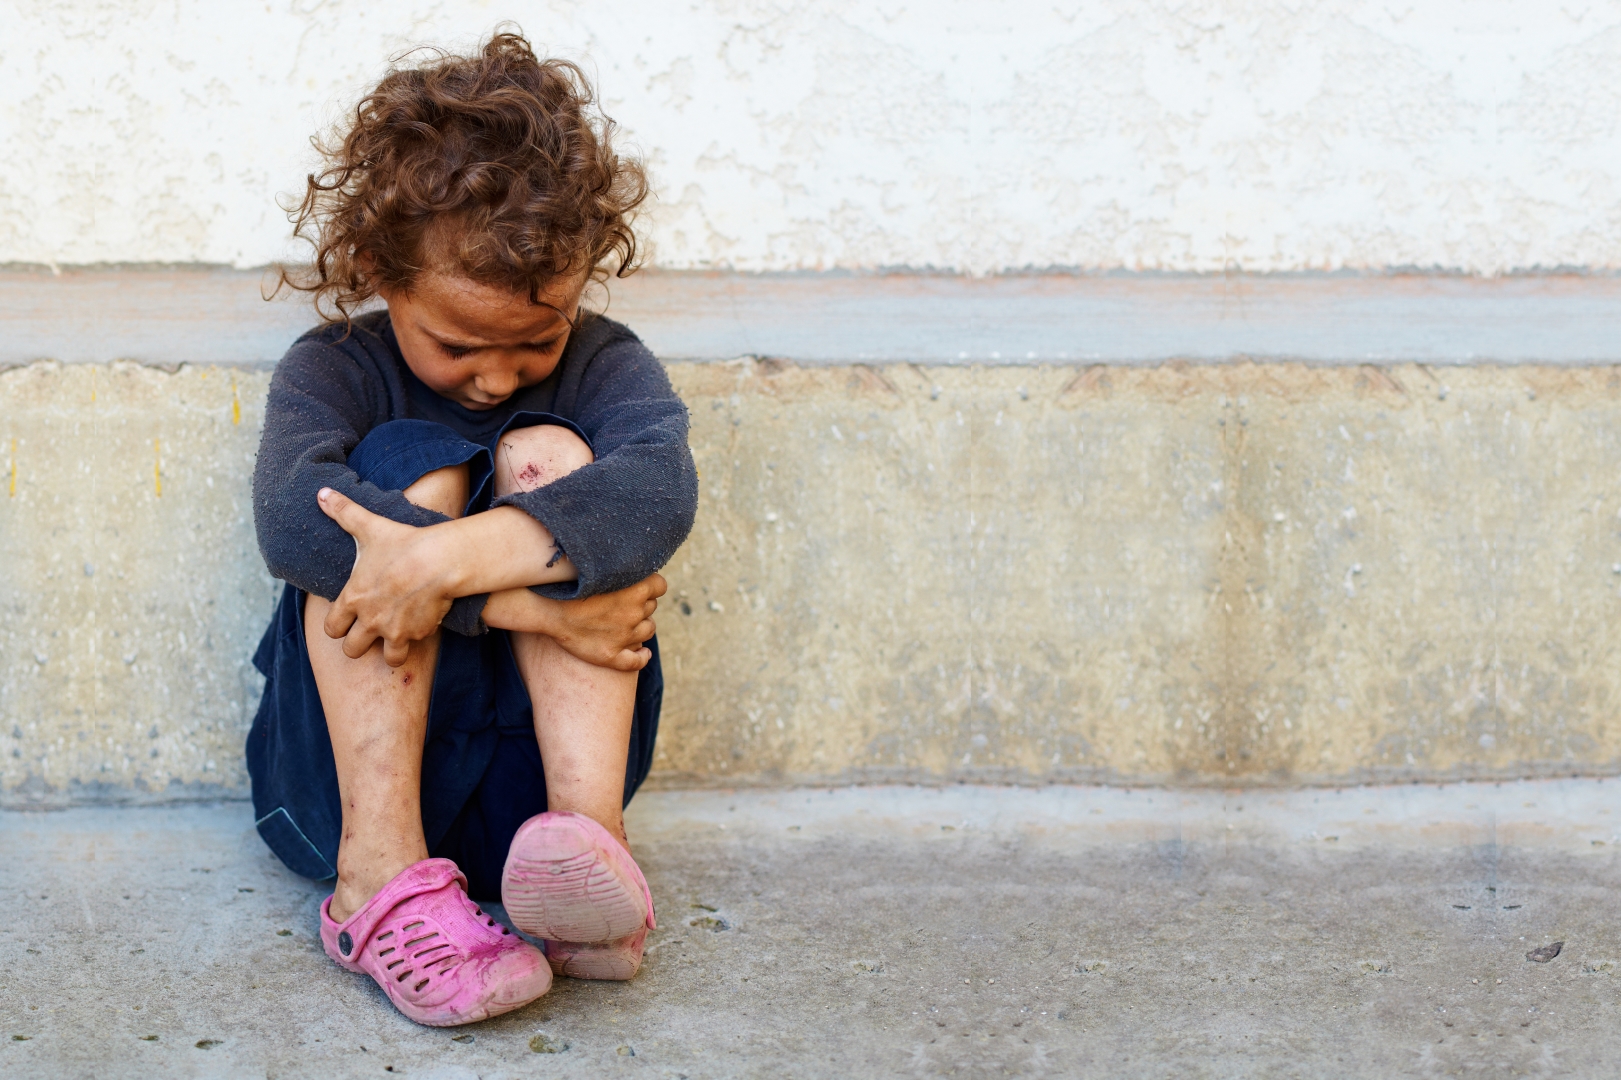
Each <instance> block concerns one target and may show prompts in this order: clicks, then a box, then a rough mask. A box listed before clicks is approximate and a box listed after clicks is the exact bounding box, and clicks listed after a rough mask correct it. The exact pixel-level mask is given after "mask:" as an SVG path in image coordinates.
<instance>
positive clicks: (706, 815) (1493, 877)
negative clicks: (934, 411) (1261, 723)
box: [0, 780, 1621, 1080]
mask: <svg viewBox="0 0 1621 1080" xmlns="http://www.w3.org/2000/svg"><path fill="white" fill-rule="evenodd" d="M1617 792H1621V785H1618V784H1617V783H1616V782H1614V781H1611V782H1603V781H1591V780H1582V781H1576V780H1568V781H1539V782H1525V783H1511V784H1501V785H1496V784H1491V785H1454V786H1446V787H1417V786H1414V787H1401V788H1361V789H1352V790H1345V791H1327V790H1324V791H1309V790H1308V791H1294V792H1255V791H1250V792H1244V793H1222V792H1211V791H1204V792H1168V791H1151V790H1138V791H1124V790H1120V789H1103V788H1048V789H1040V790H1033V789H1007V788H987V787H956V788H947V789H918V788H858V789H841V790H835V791H820V790H818V791H806V790H793V791H774V792H737V793H727V792H701V793H648V794H644V795H643V796H641V797H639V798H638V799H637V801H636V803H635V805H634V806H633V808H632V809H633V813H632V824H631V828H632V838H633V840H635V841H636V842H637V844H638V851H639V854H640V857H641V859H642V865H643V866H644V867H645V868H646V869H647V871H648V876H649V879H650V880H651V882H652V885H653V891H654V896H655V899H656V901H657V904H658V909H659V916H660V920H661V921H660V927H659V929H658V931H657V932H656V933H655V934H654V935H653V937H652V944H651V947H650V949H649V955H648V959H647V963H646V965H645V966H644V968H643V970H642V973H641V974H640V976H639V977H638V978H637V979H636V980H635V981H634V982H632V983H629V984H612V983H599V984H591V983H583V982H574V981H571V980H566V979H565V980H559V982H558V984H557V986H556V987H555V988H554V989H553V990H552V992H551V993H550V994H549V995H548V996H547V997H545V998H543V999H542V1000H541V1001H539V1002H537V1003H536V1004H535V1005H533V1006H531V1007H529V1008H527V1009H524V1010H521V1011H519V1012H517V1013H514V1014H511V1015H508V1016H505V1017H501V1018H499V1019H496V1020H493V1021H489V1022H486V1023H483V1024H478V1025H474V1026H472V1027H470V1028H465V1029H452V1030H434V1029H429V1028H419V1027H416V1026H414V1025H412V1024H411V1023H410V1022H408V1021H406V1020H405V1019H403V1018H402V1017H400V1016H399V1015H398V1014H396V1013H395V1012H394V1011H393V1010H392V1009H391V1008H390V1007H389V1006H388V1005H387V1003H386V1001H385V1000H384V999H383V997H382V994H381V992H380V991H379V990H377V989H376V987H375V986H373V985H372V984H371V983H370V982H368V981H367V980H366V979H364V978H363V977H361V976H356V975H351V974H348V973H345V972H343V971H340V970H339V969H337V968H336V967H335V966H334V965H332V964H331V963H330V962H329V961H327V960H326V958H325V957H324V956H322V954H321V951H320V946H319V943H318V941H317V939H316V934H315V932H316V926H317V922H316V910H317V904H318V903H319V902H320V899H321V897H322V896H323V895H324V890H323V889H322V888H321V887H320V886H319V885H316V884H312V883H310V882H306V881H303V880H300V879H298V878H295V877H293V876H292V875H290V874H288V873H287V872H286V871H284V870H283V869H282V868H281V867H280V866H279V864H277V863H276V862H275V861H274V860H273V859H272V858H271V857H270V856H269V854H268V853H267V852H266V851H265V849H264V847H263V846H262V845H261V844H260V843H259V842H258V840H257V838H256V837H255V836H254V834H253V833H252V830H251V821H250V814H249V810H248V808H247V806H245V805H243V804H240V803H226V804H218V805H207V806H204V805H188V806H174V807H155V808H140V809H114V808H81V809H74V810H66V811H57V812H48V813H21V812H12V813H6V814H3V815H0V868H3V869H0V904H3V908H0V910H4V912H5V913H6V918H5V919H4V920H3V923H0V1076H5V1077H7V1078H8V1080H23V1078H33V1077H53V1078H54V1077H98V1078H104V1077H105V1078H112V1077H126V1076H127V1077H148V1076H154V1075H163V1076H165V1077H168V1078H174V1080H179V1078H183V1077H212V1076H221V1077H227V1076H229V1077H245V1076H260V1075H263V1076H266V1077H297V1076H309V1077H348V1076H378V1077H381V1076H384V1075H388V1074H392V1075H396V1076H401V1075H404V1076H417V1077H440V1078H450V1077H467V1078H471V1077H475V1076H477V1077H484V1078H486V1080H491V1078H495V1077H520V1076H522V1077H535V1076H582V1077H583V1076H591V1077H598V1076H617V1075H625V1076H637V1075H640V1076H648V1077H682V1076H685V1077H691V1078H698V1077H722V1076H750V1077H752V1076H771V1077H813V1076H829V1077H846V1076H917V1077H929V1076H948V1075H949V1076H959V1077H980V1076H1055V1077H1057V1076H1064V1077H1070V1076H1074V1077H1165V1076H1175V1077H1220V1076H1277V1077H1294V1076H1325V1077H1326V1076H1332V1077H1355V1076H1369V1077H1374V1076H1379V1077H1386V1076H1448V1075H1454V1076H1468V1077H1498V1076H1502V1077H1508V1076H1550V1077H1552V1076H1594V1077H1598V1076H1606V1077H1609V1076H1614V1075H1616V1073H1617V1071H1618V1066H1617V1065H1616V1063H1615V1062H1616V1059H1617V1055H1618V1054H1621V1022H1618V1021H1621V1002H1618V998H1621V986H1618V975H1617V968H1618V967H1621V923H1618V916H1621V890H1618V889H1617V888H1616V886H1617V885H1618V884H1621V865H1618V863H1617V859H1616V854H1615V853H1616V850H1617V849H1616V846H1615V845H1616V844H1617V843H1618V842H1621V839H1618V837H1617V835H1616V834H1617V831H1618V829H1621V822H1618V821H1617V818H1618V817H1621V811H1618V812H1615V813H1612V808H1613V807H1614V804H1615V802H1616V800H1615V799H1614V798H1613V796H1614V795H1615V794H1616V793H1617ZM1555 941H1563V942H1564V946H1563V950H1562V951H1561V952H1560V954H1559V955H1558V957H1556V958H1555V959H1553V960H1551V961H1550V962H1547V963H1533V962H1530V961H1528V960H1527V959H1526V956H1525V954H1526V952H1527V951H1528V950H1531V949H1533V948H1535V947H1539V946H1544V945H1548V944H1550V943H1552V942H1555Z"/></svg>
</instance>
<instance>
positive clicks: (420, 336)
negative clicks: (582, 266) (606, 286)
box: [379, 273, 585, 409]
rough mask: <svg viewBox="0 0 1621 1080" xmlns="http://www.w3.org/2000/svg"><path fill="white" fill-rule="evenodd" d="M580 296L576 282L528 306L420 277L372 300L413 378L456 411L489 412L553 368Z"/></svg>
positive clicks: (492, 292) (521, 297)
mask: <svg viewBox="0 0 1621 1080" xmlns="http://www.w3.org/2000/svg"><path fill="white" fill-rule="evenodd" d="M584 288H585V275H584V274H581V275H579V276H578V277H572V278H569V279H568V280H566V281H559V282H553V283H551V284H549V285H547V287H546V288H545V289H543V290H541V293H540V300H541V302H540V303H538V304H535V303H531V302H530V300H529V294H528V293H527V292H512V291H510V290H508V289H504V288H502V287H500V286H496V285H484V284H481V283H479V282H476V281H472V280H469V279H467V278H462V277H454V276H450V275H445V274H435V273H425V274H423V275H421V276H420V277H419V278H417V280H416V281H415V282H414V283H413V284H412V285H411V287H410V288H409V289H387V290H379V292H380V293H381V294H382V297H383V299H384V300H385V301H387V302H388V317H389V319H390V320H391V321H392V322H393V324H394V335H395V337H397V338H398V339H399V342H400V352H401V353H403V354H404V355H405V363H406V366H407V367H409V368H410V369H411V371H412V372H413V373H415V375H416V377H417V378H419V379H421V380H422V381H423V382H424V383H426V384H427V385H428V386H429V388H431V389H432V390H433V391H434V392H435V393H436V394H438V395H439V396H441V397H446V398H449V399H450V400H451V401H454V402H456V403H457V404H458V405H465V406H466V407H467V408H469V409H493V408H495V407H496V406H497V405H499V404H501V403H502V402H503V401H505V400H506V399H507V398H509V397H511V396H512V395H513V394H514V393H516V392H517V391H518V389H519V388H521V387H525V386H533V385H535V384H536V383H538V382H540V381H541V380H542V379H544V378H546V376H548V375H550V374H551V373H552V372H553V371H554V370H555V369H556V368H557V362H558V361H559V360H561V359H562V358H563V346H565V345H567V344H568V335H569V329H570V326H569V320H570V319H575V318H577V317H578V313H579V309H580V294H581V292H582V291H583V290H584ZM548 305H549V306H548ZM563 312H567V313H568V317H567V318H565V317H564V316H563Z"/></svg>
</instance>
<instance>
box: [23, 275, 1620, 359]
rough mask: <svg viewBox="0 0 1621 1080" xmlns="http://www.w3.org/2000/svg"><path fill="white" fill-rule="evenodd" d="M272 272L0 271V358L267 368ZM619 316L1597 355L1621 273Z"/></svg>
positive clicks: (905, 295)
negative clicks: (265, 295) (265, 296)
mask: <svg viewBox="0 0 1621 1080" xmlns="http://www.w3.org/2000/svg"><path fill="white" fill-rule="evenodd" d="M272 280H273V278H272V275H270V274H269V273H268V272H265V271H238V270H226V269H210V268H195V267H178V268H161V267H159V268H154V267H141V268H87V269H77V270H66V271H63V272H61V273H55V274H53V273H51V272H48V271H34V270H26V269H23V270H18V269H11V270H0V366H5V365H11V364H18V363H27V362H30V361H34V360H41V359H53V360H59V361H62V362H64V363H83V362H106V361H110V360H137V361H141V362H143V363H151V364H162V365H174V364H180V363H213V364H236V365H263V364H271V363H274V362H275V360H276V359H277V358H278V357H279V356H281V354H282V353H283V352H284V351H285V350H286V348H287V345H288V343H289V342H291V340H292V339H293V338H294V337H295V336H297V335H298V334H299V333H300V332H302V331H303V330H305V329H307V328H308V327H309V326H310V325H312V324H313V322H314V318H313V316H312V314H311V312H310V310H309V307H308V305H307V304H305V303H304V302H302V301H299V300H291V299H282V300H278V301H273V302H269V303H267V302H265V300H264V299H263V296H262V292H263V291H264V290H265V289H266V287H267V285H268V284H269V283H270V282H271V281H272ZM608 310H609V311H610V313H611V314H613V315H614V317H616V318H619V319H621V320H623V321H625V322H626V323H628V324H629V325H631V326H632V327H634V328H635V329H636V331H637V332H638V333H640V334H641V335H642V337H643V338H644V339H645V340H646V341H647V342H648V344H649V345H650V346H651V347H652V348H653V350H654V351H655V352H657V353H658V354H659V355H660V356H661V357H664V358H665V359H667V360H714V359H729V358H733V357H737V356H745V355H748V356H759V357H772V358H779V359H785V360H792V361H795V362H798V363H802V364H844V363H895V362H901V363H918V364H1012V363H1020V364H1029V363H1035V364H1083V363H1105V364H1154V363H1160V362H1164V361H1167V360H1189V361H1196V362H1214V361H1223V360H1232V359H1237V358H1252V359H1287V360H1299V361H1305V362H1308V363H1314V364H1362V363H1389V362H1398V361H1405V362H1414V363H1426V364H1474V363H1508V364H1517V363H1532V362H1535V363H1544V364H1594V363H1610V362H1614V361H1616V360H1618V359H1621V344H1618V343H1621V278H1617V277H1614V276H1607V275H1584V274H1576V273H1572V274H1549V275H1538V276H1523V277H1505V278H1493V279H1481V278H1465V277H1455V276H1442V275H1425V274H1390V275H1367V276H1356V275H1282V276H1248V275H1241V274H1240V275H1212V276H1199V275H1190V276H1177V275H1133V274H1117V275H1083V274H1031V275H1010V276H1005V277H992V278H965V277H955V276H949V275H930V274H899V273H897V274H872V275H857V274H736V273H721V272H713V273H710V272H693V273H673V272H644V273H641V274H638V275H636V276H634V277H632V278H629V279H627V280H625V281H618V282H614V283H613V285H612V293H611V300H610V301H609V303H608Z"/></svg>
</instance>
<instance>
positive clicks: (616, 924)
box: [501, 816, 647, 944]
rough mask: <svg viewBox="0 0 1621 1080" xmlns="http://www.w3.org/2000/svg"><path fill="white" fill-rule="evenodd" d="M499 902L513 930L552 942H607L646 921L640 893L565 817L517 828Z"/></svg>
mask: <svg viewBox="0 0 1621 1080" xmlns="http://www.w3.org/2000/svg"><path fill="white" fill-rule="evenodd" d="M627 857H628V856H627ZM501 899H502V902H503V903H504V904H505V905H506V909H507V915H508V917H510V918H511V919H512V925H513V926H515V927H517V928H518V929H519V930H522V931H523V932H524V933H526V934H529V935H530V936H531V937H538V938H544V939H547V940H552V941H570V942H580V943H584V944H592V943H596V942H609V941H614V940H617V939H618V938H622V937H626V936H627V935H629V934H633V933H635V932H636V931H637V930H638V929H640V928H641V927H643V926H644V925H646V922H647V901H646V899H645V898H644V897H643V895H642V893H641V891H640V890H639V889H638V888H636V885H635V883H634V882H631V881H627V880H625V878H624V877H623V876H621V875H620V874H619V873H618V872H617V871H616V869H615V868H614V866H613V863H612V862H611V861H610V857H609V855H608V854H607V853H606V852H604V851H602V850H601V849H600V848H598V846H597V841H596V838H595V837H594V836H592V835H591V833H590V832H588V831H587V830H586V829H584V828H582V827H581V826H580V825H579V824H578V823H577V822H575V821H572V820H570V819H569V818H558V817H552V816H548V817H547V818H546V819H541V820H534V821H531V822H529V823H526V824H525V825H524V827H523V828H521V829H519V830H518V834H517V835H516V836H514V837H513V838H512V848H511V850H510V852H509V853H508V855H507V864H506V870H505V873H504V874H503V875H502V880H501Z"/></svg>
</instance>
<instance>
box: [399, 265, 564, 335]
mask: <svg viewBox="0 0 1621 1080" xmlns="http://www.w3.org/2000/svg"><path fill="white" fill-rule="evenodd" d="M584 284H585V282H584V279H583V277H582V278H581V279H579V280H572V279H571V280H567V281H561V282H549V283H548V284H547V287H546V288H544V289H542V290H541V291H540V294H539V300H540V302H539V303H535V302H534V301H531V300H530V298H529V292H528V290H527V289H519V290H514V289H508V288H506V287H504V286H500V285H489V284H485V283H484V282H479V281H474V280H472V279H471V278H466V277H460V276H456V275H450V274H437V273H427V274H423V275H422V276H421V277H419V278H418V279H417V280H416V281H415V282H414V283H413V284H412V286H411V289H410V297H411V306H412V308H414V309H415V312H416V314H417V316H418V318H419V320H420V321H421V323H422V325H423V327H424V328H425V329H427V330H429V331H431V332H435V333H439V334H443V335H450V336H454V337H456V338H457V339H458V340H467V341H474V340H476V341H480V342H486V343H490V344H495V343H503V342H507V341H509V340H510V341H514V342H527V341H531V340H534V339H535V338H536V337H537V336H543V335H547V334H551V333H555V332H557V331H562V330H566V329H567V328H568V325H569V323H568V319H567V318H565V317H564V315H563V312H569V313H570V314H572V313H573V312H574V310H575V308H576V307H577V305H578V304H579V298H580V292H581V289H582V288H583V287H584Z"/></svg>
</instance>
